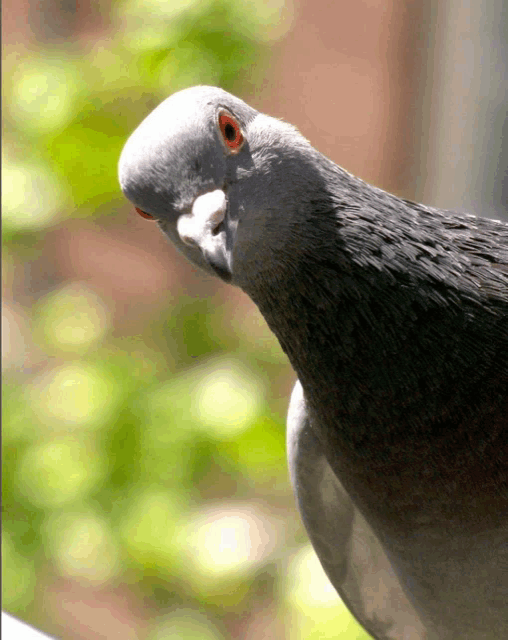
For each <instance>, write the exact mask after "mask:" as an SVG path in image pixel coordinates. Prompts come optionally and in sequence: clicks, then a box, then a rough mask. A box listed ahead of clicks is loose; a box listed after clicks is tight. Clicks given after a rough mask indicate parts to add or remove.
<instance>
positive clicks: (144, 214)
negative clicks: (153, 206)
mask: <svg viewBox="0 0 508 640" xmlns="http://www.w3.org/2000/svg"><path fill="white" fill-rule="evenodd" d="M134 209H136V211H137V212H138V213H139V215H140V216H141V217H142V218H146V219H147V220H155V218H154V216H152V215H151V214H150V213H146V211H143V210H142V209H140V208H139V207H134Z"/></svg>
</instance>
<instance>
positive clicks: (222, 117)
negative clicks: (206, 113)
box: [219, 111, 244, 153]
mask: <svg viewBox="0 0 508 640" xmlns="http://www.w3.org/2000/svg"><path fill="white" fill-rule="evenodd" d="M219 129H220V132H221V134H222V139H223V140H224V144H225V145H226V147H227V148H228V149H229V150H230V151H231V152H232V153H238V151H240V149H241V148H242V146H243V142H244V139H243V134H242V130H241V128H240V124H239V123H238V121H237V120H236V119H235V118H233V116H232V115H231V114H229V113H228V112H227V111H220V113H219Z"/></svg>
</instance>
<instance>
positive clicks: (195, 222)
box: [119, 86, 508, 640]
mask: <svg viewBox="0 0 508 640" xmlns="http://www.w3.org/2000/svg"><path fill="white" fill-rule="evenodd" d="M119 181H120V185H121V188H122V190H123V193H124V194H125V196H126V197H127V198H128V199H129V200H130V201H131V202H132V203H133V205H134V207H135V208H136V210H137V211H138V213H140V215H142V216H144V217H146V218H149V219H154V220H156V221H157V224H158V226H159V227H160V229H161V230H162V231H163V232H164V233H165V234H166V235H167V236H168V238H169V239H170V240H171V241H172V242H173V244H174V245H175V246H176V247H177V248H178V249H179V250H180V251H181V252H182V253H183V254H184V255H185V256H186V257H187V258H188V259H189V260H190V261H191V262H192V263H194V264H195V265H197V266H199V267H201V268H202V269H204V270H206V271H208V272H209V273H211V274H214V275H216V276H218V277H219V278H221V279H222V280H223V281H225V282H228V283H230V284H232V285H234V286H237V287H240V288H241V289H242V290H243V291H245V292H246V293H247V294H248V295H249V296H250V298H251V299H252V300H253V301H254V303H255V304H256V305H257V306H258V308H259V309H260V311H261V313H262V314H263V316H264V318H265V320H266V322H267V324H268V326H269V327H270V329H271V330H272V331H273V333H274V334H275V335H276V337H277V338H278V340H279V342H280V344H281V346H282V349H283V350H284V351H285V353H286V354H287V356H288V358H289V360H290V363H291V365H292V367H293V369H294V371H295V373H296V375H297V378H298V380H297V382H296V385H295V388H294V390H293V393H292V396H291V400H290V406H289V412H288V420H287V449H288V463H289V471H290V477H291V483H292V487H293V489H294V493H295V496H296V501H297V504H298V508H299V511H300V513H301V516H302V520H303V523H304V525H305V527H306V530H307V532H308V535H309V538H310V541H311V543H312V545H313V547H314V549H315V551H316V553H317V555H318V557H319V559H320V562H321V564H322V566H323V568H324V570H325V571H326V573H327V575H328V577H329V579H330V581H331V583H332V584H333V585H334V587H335V589H336V590H337V592H338V594H339V595H340V596H341V598H342V600H343V601H344V602H345V604H346V605H347V607H348V608H349V609H350V610H351V612H352V613H353V615H354V616H355V617H356V619H357V620H358V621H359V622H360V623H361V625H363V627H364V628H365V630H366V631H368V632H369V633H370V634H371V635H372V637H373V638H377V639H379V640H381V639H389V640H395V639H397V640H402V639H411V640H413V639H417V640H419V639H437V640H443V639H444V640H449V639H457V640H458V639H460V640H480V639H481V640H501V639H502V638H508V224H506V223H503V222H501V221H497V220H491V219H487V218H482V217H477V216H474V215H466V214H462V213H454V212H451V211H444V210H440V209H437V208H433V207H429V206H424V205H421V204H416V203H414V202H410V201H408V200H403V199H401V198H399V197H396V196H394V195H391V194H389V193H387V192H385V191H383V190H381V189H379V188H376V187H374V186H370V185H369V184H367V183H365V182H364V181H362V180H360V179H359V178H357V177H355V176H353V175H351V174H350V173H348V172H347V171H345V170H344V169H343V168H341V167H339V166H337V165H336V164H335V163H333V162H332V161H331V160H329V159H328V158H326V157H325V156H323V155H322V154H321V153H319V152H318V151H317V150H316V149H314V148H313V147H312V146H311V144H310V143H309V142H308V141H307V140H306V139H305V138H304V137H303V136H302V135H301V134H300V133H299V132H298V131H297V130H296V129H295V128H294V127H293V126H291V125H290V124H287V123H285V122H283V121H281V120H279V119H275V118H272V117H270V116H267V115H265V114H263V113H260V112H258V111H257V110H255V109H254V108H252V107H250V106H249V105H248V104H246V103H245V102H244V101H242V100H241V99H239V98H237V97H235V96H233V95H231V94H230V93H228V92H226V91H224V90H222V89H220V88H216V87H208V86H196V87H191V88H188V89H184V90H182V91H179V92H177V93H175V94H173V95H171V96H170V97H169V98H167V99H166V100H165V101H163V102H162V103H161V104H160V105H159V106H158V107H157V108H156V109H155V110H154V111H152V112H151V113H150V114H149V115H148V116H147V117H146V119H145V120H144V121H143V122H142V123H141V124H140V125H139V127H138V128H137V129H136V130H135V131H134V132H133V133H132V135H131V136H130V137H129V139H128V140H127V142H126V144H125V146H124V149H123V151H122V154H121V157H120V162H119ZM337 633H339V629H338V630H337Z"/></svg>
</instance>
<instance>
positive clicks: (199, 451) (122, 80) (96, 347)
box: [2, 0, 367, 640]
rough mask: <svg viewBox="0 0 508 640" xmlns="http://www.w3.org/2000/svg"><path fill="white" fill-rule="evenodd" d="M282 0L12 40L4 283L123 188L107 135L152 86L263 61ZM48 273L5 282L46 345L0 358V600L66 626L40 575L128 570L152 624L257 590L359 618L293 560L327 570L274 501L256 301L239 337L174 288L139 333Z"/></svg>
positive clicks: (273, 425) (195, 618)
mask: <svg viewBox="0 0 508 640" xmlns="http://www.w3.org/2000/svg"><path fill="white" fill-rule="evenodd" d="M284 11H285V8H284V6H283V5H281V4H280V3H278V2H268V3H261V2H259V3H256V2H248V1H247V0H246V1H244V2H239V1H238V0H206V1H205V2H203V1H199V2H198V1H197V0H183V1H181V2H170V3H168V2H162V1H157V0H128V1H124V2H116V3H114V4H112V7H111V16H110V20H111V23H112V28H111V29H109V30H108V31H105V32H104V33H103V34H102V35H97V36H96V37H95V38H94V39H88V40H83V39H81V40H78V39H76V40H75V41H74V42H68V43H66V44H65V45H59V46H54V45H52V46H49V45H48V46H45V47H43V46H40V47H38V48H32V50H30V49H29V48H27V49H26V50H24V51H19V50H18V51H14V52H13V51H12V49H10V50H9V51H8V52H7V57H6V60H5V63H4V72H5V73H4V78H5V89H4V91H5V99H4V105H3V109H4V123H5V133H4V158H3V160H4V163H3V169H2V173H3V185H4V186H3V196H2V199H3V215H4V218H3V240H4V260H5V264H6V265H7V267H6V272H7V277H10V278H11V280H12V282H13V284H12V290H13V291H14V294H15V296H16V292H17V291H18V289H17V285H16V280H17V279H19V281H20V283H21V282H22V281H23V278H21V277H20V274H21V272H22V270H23V263H24V262H25V261H30V260H31V259H33V258H34V256H35V257H37V256H40V255H42V256H44V247H45V238H46V234H47V233H49V232H50V231H51V230H52V229H55V228H58V227H59V226H61V225H64V224H65V221H66V220H67V219H68V218H72V217H74V218H85V217H91V216H93V217H94V219H95V220H101V219H104V217H107V216H111V215H112V213H113V212H116V211H117V210H118V209H119V208H122V207H123V206H124V200H123V196H122V194H121V193H120V191H119V187H118V183H117V176H116V166H117V161H118V157H119V154H120V151H121V148H122V145H123V144H124V142H125V140H126V138H127V136H128V135H129V133H130V132H131V131H132V130H133V129H134V128H135V127H136V126H137V124H138V123H139V122H140V120H141V119H142V118H143V117H144V116H145V115H146V114H147V113H148V112H149V111H150V110H151V109H152V108H153V107H154V106H156V104H157V103H158V102H160V100H162V99H163V98H164V97H166V96H167V95H168V94H169V93H171V92H173V91H175V90H177V89H179V88H182V87H184V86H189V85H192V84H199V83H211V84H217V85H220V86H222V87H224V88H226V89H231V90H237V91H238V90H241V88H242V87H245V86H247V85H251V84H252V85H255V84H256V82H257V81H258V79H260V78H262V74H263V65H264V64H265V63H266V62H267V60H268V51H269V49H268V45H269V43H270V41H271V39H273V38H274V37H277V36H278V35H280V31H281V29H282V30H283V28H284V27H283V22H284V21H283V16H284ZM11 272H12V273H11ZM9 274H11V276H9ZM19 286H20V287H21V284H20V285H19ZM25 286H26V285H25ZM43 289H44V287H42V288H41V290H37V291H33V292H32V293H33V294H34V295H33V297H34V299H33V300H31V299H29V298H30V296H28V295H27V292H26V290H24V291H21V290H20V292H19V297H20V301H18V302H16V304H17V305H18V306H17V309H18V311H17V315H16V314H15V315H14V319H12V317H11V321H10V323H9V326H10V327H11V330H13V331H14V330H17V329H16V326H18V325H19V326H21V325H24V326H25V329H26V328H28V331H29V332H30V334H31V339H32V340H33V342H34V345H35V348H36V349H38V350H39V351H38V353H40V354H42V356H40V357H39V359H38V361H37V365H36V366H34V367H28V368H27V369H25V368H24V366H23V365H18V366H17V367H13V368H8V369H7V370H6V372H5V376H4V387H3V424H4V432H3V464H4V473H3V529H4V534H3V538H2V554H3V581H2V582H3V606H4V607H5V608H6V609H7V610H10V611H13V612H16V613H17V614H18V615H20V616H21V617H23V618H27V619H31V620H33V621H35V623H38V624H40V625H41V626H43V627H45V628H47V629H48V630H50V631H53V632H54V633H60V634H62V633H63V635H64V637H65V632H68V633H69V637H78V636H76V635H73V634H72V632H71V630H69V629H62V628H61V627H59V624H62V623H59V622H56V623H53V622H52V617H53V618H54V616H52V615H51V612H49V613H48V611H46V607H45V605H44V602H45V601H44V597H43V596H41V594H42V593H44V589H45V588H46V587H47V585H48V584H50V583H51V581H52V580H56V579H57V578H61V579H65V580H67V581H71V582H73V583H76V584H79V585H80V586H81V587H83V588H85V589H88V588H100V589H103V590H105V589H112V590H114V589H119V588H125V587H126V586H127V587H128V588H129V590H130V593H131V595H132V597H133V598H134V600H135V601H136V602H138V603H140V605H139V606H140V607H141V608H142V610H143V615H140V616H138V618H137V619H136V620H133V624H135V623H136V621H137V622H139V621H140V620H145V622H146V624H145V626H144V627H140V628H139V629H138V631H137V632H136V633H138V634H140V637H141V636H142V637H147V638H151V639H152V640H159V639H162V638H183V639H187V638H188V639H191V638H193V639H194V638H199V639H203V638H204V639H207V638H210V639H214V640H215V639H220V638H225V637H230V636H233V637H242V632H241V631H240V630H238V631H237V632H236V633H235V632H234V631H232V629H234V628H235V624H236V623H234V621H233V622H231V620H232V616H233V617H234V616H236V617H237V619H238V620H241V619H242V618H245V617H247V616H248V615H253V614H252V610H254V609H255V608H256V607H257V608H258V609H259V607H261V606H263V607H269V606H271V607H272V615H273V617H274V618H275V619H277V620H280V621H281V624H282V625H283V626H282V627H281V629H282V628H283V629H284V631H281V637H286V638H306V639H307V640H308V639H312V638H332V637H333V638H336V637H343V638H350V639H351V638H366V637H367V636H366V635H365V634H363V633H362V632H361V631H360V630H359V628H358V625H356V623H354V622H353V621H352V620H351V618H350V617H349V614H347V612H346V610H345V608H344V607H343V605H341V604H340V602H339V601H338V599H337V597H336V594H335V593H334V592H333V593H332V595H331V596H330V598H329V599H328V600H326V599H325V600H326V601H324V602H323V601H313V602H308V601H306V598H307V600H308V598H309V595H308V590H307V586H308V578H307V576H306V575H305V570H306V569H305V568H306V567H307V569H308V566H309V562H310V564H311V565H312V568H313V575H314V576H315V577H314V580H317V581H318V582H319V580H321V583H320V584H321V586H319V585H318V588H317V591H316V593H318V594H320V593H321V594H322V593H323V589H324V591H325V592H327V589H329V587H328V586H327V583H326V580H325V579H324V578H323V577H322V572H321V573H320V571H321V570H320V567H319V564H318V563H317V561H316V560H315V556H313V555H312V554H311V555H309V554H308V547H307V546H305V535H304V533H303V530H302V528H301V525H300V523H299V521H297V520H296V518H295V515H294V512H291V516H290V517H291V518H292V520H294V522H293V521H291V526H289V525H288V522H287V521H285V520H284V518H283V517H282V516H281V517H279V518H278V517H275V516H274V513H275V512H276V505H277V504H279V505H282V507H281V510H284V509H286V508H287V505H288V504H292V497H291V492H290V488H289V485H288V479H287V470H286V461H285V445H284V424H283V422H284V416H279V415H278V414H277V413H276V412H274V410H273V407H270V405H269V398H270V393H271V389H270V385H269V381H270V379H271V378H272V377H273V376H274V374H276V373H277V372H280V371H281V370H282V369H284V367H286V364H285V359H284V356H283V355H282V354H281V351H280V348H279V346H278V344H277V343H276V341H275V339H274V338H273V336H271V334H270V333H269V332H268V329H267V328H266V327H265V325H264V323H263V322H262V321H261V320H260V319H258V320H256V321H255V336H254V338H252V336H250V335H247V333H245V334H242V333H241V332H233V331H232V329H231V326H230V323H229V322H226V321H222V320H223V318H222V317H220V318H219V321H217V320H214V318H213V317H211V315H210V311H211V306H212V303H211V302H210V301H208V300H206V299H198V298H192V297H184V296H182V297H181V298H180V299H176V300H171V299H170V298H169V296H168V304H167V307H166V309H165V310H164V311H163V312H162V313H160V312H159V313H158V315H157V317H154V318H152V319H151V320H150V321H149V322H148V323H147V330H146V332H145V334H136V335H121V332H120V333H118V332H117V331H116V330H115V326H114V323H113V321H112V319H111V315H112V314H111V309H110V308H108V306H107V304H106V303H105V302H104V301H103V300H101V298H100V296H99V295H98V294H97V293H96V292H95V291H93V289H91V288H89V287H87V286H86V285H85V284H84V283H82V282H74V281H72V280H69V281H67V282H63V283H60V284H58V285H52V284H51V282H50V281H48V284H47V287H46V290H43ZM47 291H49V293H48V292H47ZM212 326H213V331H212V330H211V327H212ZM20 330H21V329H20ZM161 345H165V346H161ZM259 345H262V349H261V350H260V349H259ZM41 363H42V364H41ZM267 505H268V506H267ZM270 505H271V508H268V507H269V506H270ZM256 532H257V533H256ZM228 536H229V537H228ZM256 545H257V546H256ZM302 545H303V546H302ZM302 554H303V555H302ZM302 567H303V569H302ZM302 571H303V573H302ZM320 576H321V577H320ZM295 585H296V586H295ZM298 585H301V586H300V588H297V586H298ZM323 585H324V586H323ZM320 589H321V591H320ZM38 594H39V595H38ZM317 597H318V598H320V597H321V596H319V595H318V596H317ZM270 603H271V604H270ZM238 624H239V623H238ZM341 626H343V627H344V632H343V633H342V635H339V634H340V632H339V631H338V629H339V628H340V627H341ZM240 627H241V625H240V626H239V627H238V629H240ZM141 628H142V630H140V629H141ZM228 633H229V636H228ZM79 637H82V636H79ZM135 637H138V636H137V635H136V636H135ZM258 637H263V633H262V631H260V635H259V636H258Z"/></svg>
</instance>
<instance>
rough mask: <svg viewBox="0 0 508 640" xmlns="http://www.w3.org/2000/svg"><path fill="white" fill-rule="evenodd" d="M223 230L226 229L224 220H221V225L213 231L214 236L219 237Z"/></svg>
mask: <svg viewBox="0 0 508 640" xmlns="http://www.w3.org/2000/svg"><path fill="white" fill-rule="evenodd" d="M223 229H224V220H221V221H220V222H219V224H218V225H217V226H216V227H214V228H213V229H212V236H218V235H219V233H220V232H221V231H222V230H223Z"/></svg>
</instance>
